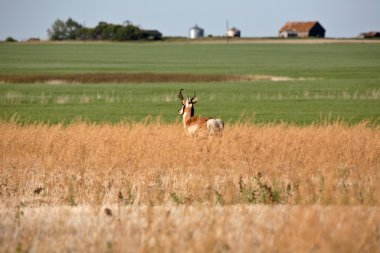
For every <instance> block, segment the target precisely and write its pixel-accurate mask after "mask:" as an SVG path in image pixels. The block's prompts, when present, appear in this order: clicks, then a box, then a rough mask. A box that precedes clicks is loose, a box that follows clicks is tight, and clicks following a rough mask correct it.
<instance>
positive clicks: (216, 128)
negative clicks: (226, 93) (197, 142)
mask: <svg viewBox="0 0 380 253" xmlns="http://www.w3.org/2000/svg"><path fill="white" fill-rule="evenodd" d="M223 128H224V122H223V120H221V119H209V120H207V130H208V133H209V134H210V135H221V134H222V132H223Z"/></svg>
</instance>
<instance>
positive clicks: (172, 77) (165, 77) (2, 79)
mask: <svg viewBox="0 0 380 253" xmlns="http://www.w3.org/2000/svg"><path fill="white" fill-rule="evenodd" d="M289 80H302V78H297V79H295V78H291V77H283V76H265V75H218V74H177V73H82V74H33V75H0V83H49V84H64V83H172V82H174V83H175V82H185V83H193V82H226V81H289Z"/></svg>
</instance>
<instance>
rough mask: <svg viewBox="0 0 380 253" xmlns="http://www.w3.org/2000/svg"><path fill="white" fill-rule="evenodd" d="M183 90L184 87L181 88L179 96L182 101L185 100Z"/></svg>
mask: <svg viewBox="0 0 380 253" xmlns="http://www.w3.org/2000/svg"><path fill="white" fill-rule="evenodd" d="M182 91H183V89H180V90H179V93H178V98H179V99H180V100H181V101H183V100H185V98H184V97H183V95H182Z"/></svg>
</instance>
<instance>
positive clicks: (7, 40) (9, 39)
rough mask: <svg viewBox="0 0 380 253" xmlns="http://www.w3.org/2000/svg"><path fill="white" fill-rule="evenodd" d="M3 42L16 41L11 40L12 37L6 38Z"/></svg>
mask: <svg viewBox="0 0 380 253" xmlns="http://www.w3.org/2000/svg"><path fill="white" fill-rule="evenodd" d="M5 42H17V40H16V39H14V38H12V37H7V38H6V39H5Z"/></svg>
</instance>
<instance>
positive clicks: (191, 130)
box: [178, 89, 224, 136]
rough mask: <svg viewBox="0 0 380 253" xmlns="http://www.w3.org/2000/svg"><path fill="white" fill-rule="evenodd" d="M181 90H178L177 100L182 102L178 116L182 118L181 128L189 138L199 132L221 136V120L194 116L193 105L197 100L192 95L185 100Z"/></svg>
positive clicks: (222, 124)
mask: <svg viewBox="0 0 380 253" xmlns="http://www.w3.org/2000/svg"><path fill="white" fill-rule="evenodd" d="M182 91H183V89H180V90H179V93H178V98H179V99H180V100H181V102H182V106H181V109H180V110H179V111H178V114H180V115H182V117H183V127H184V128H185V130H186V131H187V133H188V134H189V135H191V136H197V135H198V133H200V132H202V131H203V132H205V133H206V134H207V135H219V136H221V135H222V132H223V128H224V122H223V121H222V120H221V119H212V118H205V117H198V116H194V104H195V103H196V102H197V98H196V97H195V91H194V95H193V96H192V97H191V98H187V99H185V98H184V97H183V95H182Z"/></svg>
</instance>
